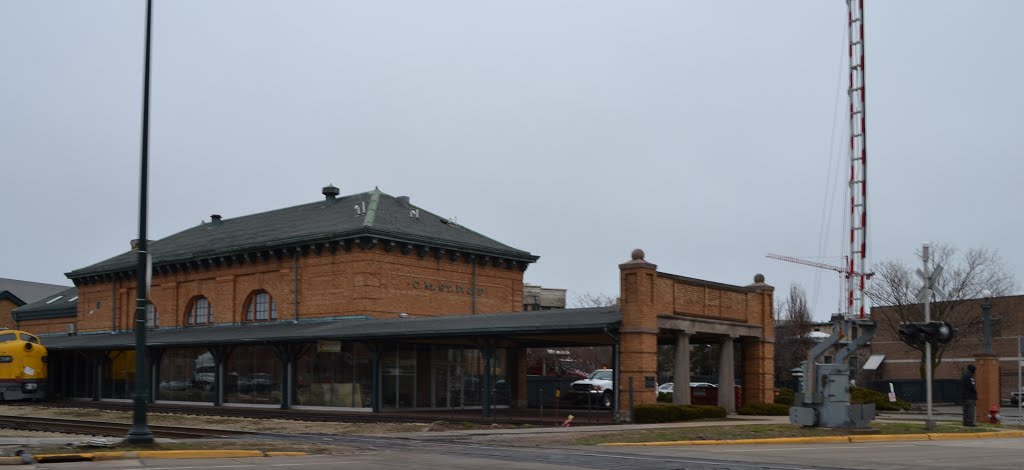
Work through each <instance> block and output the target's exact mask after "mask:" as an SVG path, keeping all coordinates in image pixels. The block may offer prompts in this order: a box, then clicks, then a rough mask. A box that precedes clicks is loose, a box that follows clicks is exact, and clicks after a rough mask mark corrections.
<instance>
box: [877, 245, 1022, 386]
mask: <svg viewBox="0 0 1024 470" xmlns="http://www.w3.org/2000/svg"><path fill="white" fill-rule="evenodd" d="M921 255H922V254H921V252H920V251H918V252H917V256H918V258H920V257H921ZM930 257H931V258H932V260H934V263H936V264H941V265H942V266H943V268H944V269H943V271H942V273H941V276H940V278H939V279H937V280H936V285H937V286H938V287H939V288H940V289H941V290H942V291H943V292H945V294H946V297H945V298H943V299H934V300H937V301H933V302H932V304H931V306H930V309H929V313H930V317H931V320H932V321H945V322H948V323H950V324H951V325H953V327H954V328H956V329H957V330H958V333H957V334H956V335H955V336H954V337H953V340H952V341H951V342H950V343H949V344H944V345H943V344H939V345H935V346H934V347H933V348H932V364H931V367H932V370H933V371H934V370H935V368H937V367H938V366H939V364H941V363H942V357H943V354H944V353H945V352H946V351H947V350H949V349H950V348H952V347H954V345H956V344H957V343H958V342H960V341H961V340H962V339H963V338H965V337H972V336H977V335H978V332H979V331H980V330H981V325H982V316H981V309H979V308H973V305H971V308H968V304H969V303H971V300H973V299H978V298H981V297H982V291H984V290H988V291H990V292H991V293H992V295H994V296H1003V295H1009V294H1012V293H1013V292H1014V291H1015V290H1016V286H1017V283H1016V280H1015V279H1014V275H1013V272H1012V271H1010V270H1009V269H1008V268H1007V266H1006V263H1005V261H1004V260H1003V258H1002V257H1001V256H1000V255H999V253H998V252H997V251H996V250H989V249H986V248H972V249H969V250H967V251H963V252H961V251H958V250H957V249H956V248H954V247H952V246H950V245H945V244H936V245H933V246H932V247H931V248H930ZM915 270H916V266H909V265H907V264H904V263H903V262H902V261H899V260H888V261H883V262H881V263H878V264H877V265H875V270H874V271H875V275H874V277H873V278H872V279H871V284H870V286H869V287H868V289H867V291H865V295H867V297H868V298H869V299H870V300H871V303H872V305H873V306H874V308H875V309H877V310H879V311H880V312H879V314H872V318H874V319H875V320H876V321H878V324H879V328H885V329H887V330H889V332H890V333H891V334H892V335H893V336H894V337H899V328H900V323H903V322H922V321H924V305H923V304H922V303H921V302H919V301H918V299H917V295H918V291H920V289H921V287H922V286H923V281H922V280H921V278H920V277H918V276H917V275H916V274H915ZM911 347H913V348H914V349H917V350H918V351H921V353H922V354H921V376H922V378H923V377H924V375H925V370H924V367H925V364H924V346H911Z"/></svg>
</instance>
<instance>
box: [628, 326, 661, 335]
mask: <svg viewBox="0 0 1024 470" xmlns="http://www.w3.org/2000/svg"><path fill="white" fill-rule="evenodd" d="M619 333H653V334H658V329H657V328H647V327H643V326H624V327H621V328H619Z"/></svg>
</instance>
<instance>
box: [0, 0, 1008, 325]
mask: <svg viewBox="0 0 1024 470" xmlns="http://www.w3.org/2000/svg"><path fill="white" fill-rule="evenodd" d="M144 3H145V2H144V1H143V0H103V1H101V0H90V1H81V0H73V1H45V2H43V1H34V0H0V159H2V166H0V168H2V170H0V171H2V174H3V178H2V183H0V203H2V212H3V214H4V219H3V220H4V224H3V227H2V230H0V250H2V256H0V277H8V278H16V279H23V280H30V281H38V282H49V283H57V284H67V285H70V281H69V280H67V279H66V278H65V277H64V275H63V273H65V272H68V271H70V270H72V269H76V268H80V267H84V266H87V265H89V264H92V263H94V262H97V261H100V260H103V259H105V258H108V257H110V256H113V255H115V254H118V253H121V252H123V251H125V250H126V249H128V246H129V245H128V242H129V240H131V239H133V238H136V237H137V234H138V229H137V223H138V222H137V220H138V219H137V217H138V215H137V213H138V174H139V168H138V167H139V129H140V116H141V94H142V92H141V87H142V57H143V32H144V16H143V15H144V10H143V8H144ZM155 3H156V6H155V8H154V15H155V18H154V35H153V78H152V127H151V154H150V170H151V173H150V177H151V179H150V199H149V201H150V224H149V233H150V235H151V236H150V238H157V239H158V238H162V237H164V236H167V235H170V234H172V233H175V232H177V231H180V230H183V229H185V228H187V227H190V226H192V225H196V224H198V223H199V222H200V221H201V220H203V219H207V220H208V219H209V215H210V214H213V213H217V214H222V215H223V216H224V217H225V218H230V217H235V216H239V215H244V214H250V213H255V212H261V211H265V210H270V209H275V208H280V207H285V206H291V205H296V204H302V203H306V202H312V201H315V200H318V199H320V198H322V196H321V195H320V188H321V187H322V186H324V185H326V184H328V183H333V184H335V185H337V186H339V187H340V188H341V192H342V194H351V193H356V192H362V191H366V190H370V189H373V188H374V187H375V186H378V187H380V189H381V190H382V191H384V192H386V193H389V194H392V195H395V196H397V195H408V196H411V198H412V202H413V203H414V204H417V205H419V206H421V207H424V208H427V209H428V210H431V211H434V212H437V213H439V214H441V215H443V216H448V217H457V219H458V221H459V223H461V224H463V225H465V226H467V227H469V228H471V229H474V230H476V231H479V232H481V233H483V234H485V235H488V236H491V237H493V238H495V239H498V240H500V241H502V242H505V243H507V244H509V245H512V246H515V247H517V248H520V249H524V250H528V251H530V252H532V253H534V254H537V255H540V256H541V259H540V261H539V262H538V263H537V264H535V265H534V266H532V267H531V268H530V269H529V270H528V271H527V272H526V281H527V282H530V283H534V284H542V285H545V286H549V287H562V288H567V289H569V292H570V298H572V297H573V296H575V295H579V294H581V293H592V294H598V293H600V294H606V295H610V296H615V295H617V294H618V268H617V265H618V263H621V262H623V261H626V260H628V259H629V254H630V251H631V250H632V249H633V248H637V247H639V248H643V249H644V250H645V251H646V252H647V259H648V260H649V261H651V262H653V263H656V264H657V265H658V268H659V270H661V271H666V272H670V273H675V274H680V275H684V276H692V277H698V278H703V279H708V280H713V281H718V282H726V283H731V284H740V285H745V284H748V283H750V282H751V281H752V278H753V276H754V274H755V273H758V272H760V273H764V274H765V276H766V278H767V282H768V283H769V284H773V285H775V286H776V287H777V289H778V293H777V298H781V297H783V295H784V294H785V292H786V291H787V290H788V288H789V286H790V285H791V284H792V283H799V284H801V285H802V286H803V287H804V288H805V289H807V290H808V292H809V298H810V300H811V302H812V308H813V313H814V315H815V317H817V318H819V319H825V318H827V317H828V315H829V313H830V312H832V311H834V310H835V308H836V305H837V303H838V298H839V291H840V287H839V282H838V280H839V275H838V274H835V273H831V272H829V271H820V270H816V269H813V268H809V267H804V266H799V265H791V264H787V263H783V262H780V261H773V260H767V259H765V257H764V255H765V254H766V253H769V252H775V253H782V254H786V255H791V256H798V257H807V258H815V257H826V258H824V259H820V261H824V262H828V263H838V262H839V257H840V256H841V255H842V254H843V249H844V248H845V245H844V236H845V233H846V232H845V230H844V229H843V227H844V221H843V214H844V213H845V212H846V211H847V210H848V209H847V208H846V206H845V204H846V203H845V200H846V195H845V182H846V181H845V180H846V178H847V173H846V172H847V171H848V162H847V156H846V154H845V151H844V149H845V144H846V140H845V139H846V134H847V131H846V129H847V123H846V119H847V117H846V114H845V110H846V101H845V88H846V80H847V78H846V72H845V69H844V67H845V63H846V62H845V61H846V42H845V28H846V26H845V21H846V2H845V1H842V0H804V1H797V0H792V1H703V2H696V1H693V2H687V1H642V2H641V1H596V0H578V1H525V0H517V1H505V2H496V1H495V2H484V1H470V0H465V1H441V0H432V1H420V0H416V1H368V0H367V1H361V2H350V1H298V0H289V1H285V0H262V1H256V0H235V1H226V0H173V1H171V0H156V2H155ZM866 3H867V4H866V6H865V11H866V29H867V30H866V32H865V38H866V44H867V57H866V64H867V116H868V117H867V122H868V124H867V126H868V162H869V165H868V181H869V183H868V184H869V196H868V199H869V206H868V210H869V213H868V216H869V230H870V235H869V241H870V246H869V252H870V259H871V260H873V261H881V260H886V259H893V258H901V259H905V260H907V261H913V252H914V250H916V249H917V248H919V246H920V244H921V243H922V242H925V241H935V242H945V243H950V244H953V245H955V246H958V247H960V248H970V247H988V248H994V249H998V250H999V251H1000V253H1001V254H1002V255H1003V256H1004V258H1005V259H1006V261H1007V264H1008V266H1009V268H1010V269H1011V270H1012V271H1013V272H1014V273H1016V274H1017V277H1018V278H1020V273H1021V269H1022V267H1024V247H1022V246H1021V243H1020V242H1019V241H1018V239H1019V238H1020V235H1021V229H1022V225H1024V224H1022V217H1021V211H1020V206H1021V204H1020V202H1021V199H1022V198H1021V196H1020V194H1019V193H1020V191H1021V189H1020V187H1019V185H1018V181H1019V180H1020V175H1021V174H1022V173H1024V171H1022V170H1024V159H1022V158H1021V146H1020V142H1021V140H1020V138H1021V134H1022V120H1021V117H1020V115H1021V110H1022V109H1024V89H1022V87H1021V76H1022V71H1024V66H1022V65H1021V64H1022V61H1021V59H1022V57H1024V46H1022V44H1024V41H1022V39H1024V38H1022V33H1021V29H1020V27H1019V21H1020V18H1024V2H1017V1H1012V0H1006V1H978V2H963V1H952V0H950V1H938V0H919V1H910V0H904V1H898V2H897V1H884V2H883V1H877V0H868V1H867V2H866ZM837 113H838V114H837ZM837 165H838V167H837ZM828 201H833V203H832V204H831V205H829V204H828Z"/></svg>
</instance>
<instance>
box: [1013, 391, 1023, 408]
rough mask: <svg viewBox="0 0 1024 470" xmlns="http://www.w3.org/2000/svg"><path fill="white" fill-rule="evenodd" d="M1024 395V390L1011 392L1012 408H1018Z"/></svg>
mask: <svg viewBox="0 0 1024 470" xmlns="http://www.w3.org/2000/svg"><path fill="white" fill-rule="evenodd" d="M1022 393H1024V388H1022V389H1020V390H1018V391H1016V392H1010V406H1017V405H1019V404H1020V396H1021V394H1022Z"/></svg>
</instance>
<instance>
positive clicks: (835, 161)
mask: <svg viewBox="0 0 1024 470" xmlns="http://www.w3.org/2000/svg"><path fill="white" fill-rule="evenodd" d="M840 29H841V30H842V35H841V39H842V41H841V42H840V54H839V64H838V66H837V69H838V72H837V75H838V77H837V78H836V94H835V100H834V102H833V105H832V108H833V113H832V129H831V135H830V136H829V144H828V148H829V150H828V153H829V159H828V165H827V167H826V171H825V194H824V197H823V198H822V199H823V201H822V209H821V223H820V224H819V227H818V252H817V253H818V258H819V259H820V258H826V256H825V250H826V246H827V241H828V239H829V237H830V236H831V228H832V224H831V223H830V222H831V220H832V214H833V210H834V209H835V204H836V201H835V199H836V194H837V193H838V185H839V183H838V182H839V181H840V180H841V176H840V175H841V173H840V168H841V163H842V159H843V156H844V152H843V150H842V149H843V145H842V142H843V139H837V138H836V137H837V133H839V132H842V134H841V135H840V137H845V136H847V135H848V132H845V131H844V130H845V129H846V126H840V125H839V115H840V112H841V109H842V107H841V104H840V100H841V96H842V95H843V89H844V88H843V77H844V76H845V75H846V74H845V73H844V71H845V70H844V67H843V66H844V64H846V63H847V53H846V52H847V51H846V48H847V42H848V34H849V30H848V28H847V25H846V24H843V25H842V28H840ZM847 99H849V97H848V96H847ZM837 127H840V131H838V132H837V130H836V128H837ZM837 141H838V142H839V143H838V145H837ZM848 190H849V188H847V191H848ZM843 217H844V225H843V226H845V223H846V218H847V217H848V215H846V214H845V211H844V216H843ZM839 240H840V242H842V237H840V238H839ZM839 252H840V253H842V252H843V248H842V243H840V251H839ZM840 259H841V258H840ZM821 276H822V272H821V271H815V273H814V288H813V289H812V290H811V292H812V294H811V296H812V303H811V305H817V302H818V297H819V295H820V293H821ZM839 286H840V289H839V294H837V295H836V298H837V302H838V303H837V309H838V310H842V291H843V288H842V286H843V281H842V279H841V278H840V281H839Z"/></svg>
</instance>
